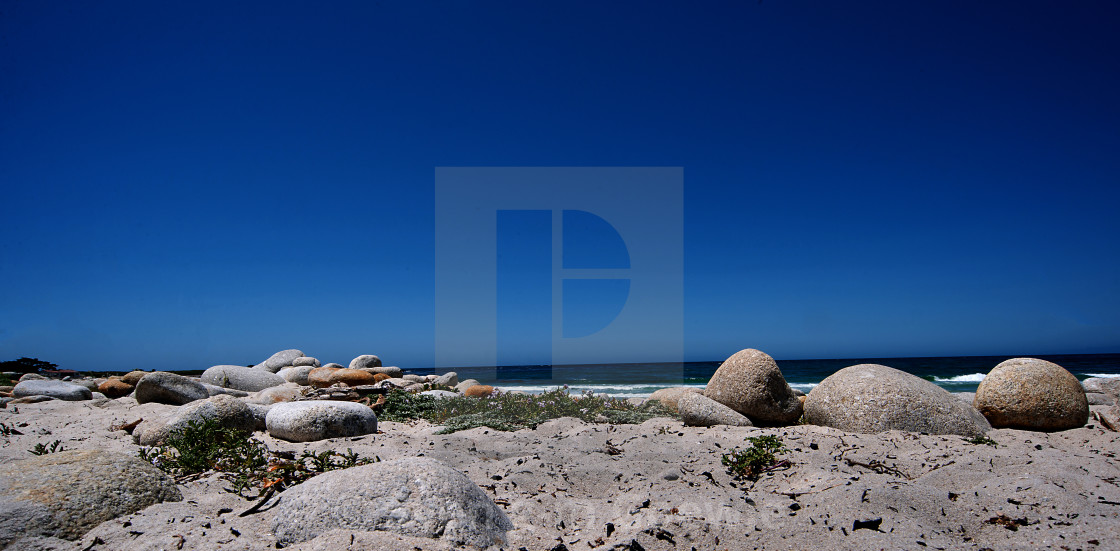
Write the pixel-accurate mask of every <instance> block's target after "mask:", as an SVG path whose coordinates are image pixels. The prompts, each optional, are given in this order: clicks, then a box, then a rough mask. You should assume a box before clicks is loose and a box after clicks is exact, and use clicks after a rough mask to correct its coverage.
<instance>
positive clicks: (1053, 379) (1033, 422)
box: [972, 358, 1089, 431]
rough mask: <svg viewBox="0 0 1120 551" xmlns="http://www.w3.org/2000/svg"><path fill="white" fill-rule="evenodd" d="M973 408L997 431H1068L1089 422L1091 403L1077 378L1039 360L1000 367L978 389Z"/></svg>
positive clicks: (1022, 360)
mask: <svg viewBox="0 0 1120 551" xmlns="http://www.w3.org/2000/svg"><path fill="white" fill-rule="evenodd" d="M972 405H973V406H975V407H976V409H978V410H980V413H983V414H984V417H987V418H988V422H990V423H991V424H992V426H993V427H996V428H1013V429H1025V430H1038V431H1053V430H1065V429H1072V428H1077V427H1080V426H1082V425H1084V424H1085V423H1086V422H1087V421H1088V420H1089V402H1088V399H1087V398H1086V397H1085V389H1084V388H1082V386H1081V383H1080V382H1079V381H1078V380H1077V377H1074V376H1073V374H1072V373H1070V372H1069V371H1066V370H1065V368H1063V367H1062V366H1060V365H1057V364H1054V363H1050V362H1048V361H1046V360H1039V359H1037V358H1012V359H1010V360H1007V361H1005V362H1002V363H1000V364H999V365H997V366H996V367H995V368H994V369H992V371H991V372H989V373H988V376H987V377H984V380H983V381H981V382H980V386H979V387H977V388H976V399H975V400H974V401H973V402H972Z"/></svg>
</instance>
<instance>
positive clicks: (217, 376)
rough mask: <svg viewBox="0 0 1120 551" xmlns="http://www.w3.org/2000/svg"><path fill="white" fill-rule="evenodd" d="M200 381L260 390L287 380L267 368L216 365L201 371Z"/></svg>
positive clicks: (226, 386) (221, 385) (251, 390)
mask: <svg viewBox="0 0 1120 551" xmlns="http://www.w3.org/2000/svg"><path fill="white" fill-rule="evenodd" d="M202 382H204V383H207V384H211V385H216V386H220V387H222V388H233V389H237V390H243V391H245V392H260V391H262V390H264V389H266V388H269V387H274V386H280V385H282V384H284V383H285V382H287V381H285V380H284V378H283V377H281V376H279V375H277V374H275V373H272V372H270V371H269V370H267V369H257V368H255V367H242V366H239V365H216V366H214V367H211V368H210V369H207V370H206V371H203V372H202Z"/></svg>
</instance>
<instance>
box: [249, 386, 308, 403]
mask: <svg viewBox="0 0 1120 551" xmlns="http://www.w3.org/2000/svg"><path fill="white" fill-rule="evenodd" d="M300 398H303V389H302V388H301V387H300V386H299V385H297V384H295V383H284V384H282V385H280V386H274V387H269V388H266V389H264V390H262V391H260V392H254V393H253V394H252V395H251V396H249V397H248V398H246V399H245V401H246V402H248V403H251V404H263V405H271V404H275V403H278V402H293V401H295V400H299V399H300Z"/></svg>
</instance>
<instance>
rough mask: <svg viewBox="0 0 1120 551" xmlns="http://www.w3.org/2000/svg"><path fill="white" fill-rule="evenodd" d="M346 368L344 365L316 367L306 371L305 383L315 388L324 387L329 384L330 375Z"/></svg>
mask: <svg viewBox="0 0 1120 551" xmlns="http://www.w3.org/2000/svg"><path fill="white" fill-rule="evenodd" d="M343 369H346V368H345V367H341V368H339V367H328V366H323V367H316V368H315V369H312V370H311V371H309V372H308V373H307V384H309V385H311V386H313V387H316V388H326V387H328V386H331V382H330V381H331V375H332V374H334V373H336V372H338V371H341V370H343Z"/></svg>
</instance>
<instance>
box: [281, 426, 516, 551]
mask: <svg viewBox="0 0 1120 551" xmlns="http://www.w3.org/2000/svg"><path fill="white" fill-rule="evenodd" d="M277 407H279V406H277ZM269 417H271V415H270V416H269ZM275 514H276V516H275V518H276V520H275V521H274V522H273V525H272V532H273V533H274V534H276V536H277V537H278V538H279V539H280V541H281V542H284V543H295V542H302V541H307V540H310V539H312V538H315V537H316V536H318V535H319V534H322V533H325V532H328V531H330V530H332V529H336V528H343V529H346V530H362V531H370V530H387V531H391V532H397V533H401V534H406V535H410V536H420V537H427V538H440V539H442V540H445V541H449V542H452V543H454V544H455V545H472V546H476V547H489V546H491V545H501V544H503V543H504V540H505V537H506V531H508V530H511V529H513V523H511V522H510V520H509V518H507V517H506V515H505V513H504V512H502V510H501V509H500V508H498V506H497V505H495V504H494V502H493V501H491V500H490V498H489V497H488V496H487V495H486V493H485V492H483V491H482V489H481V488H479V487H478V486H477V485H476V484H475V483H473V482H471V480H470V479H469V478H467V477H466V476H465V475H463V473H460V472H459V471H456V470H454V469H452V468H450V467H448V466H447V465H444V464H443V463H440V462H439V461H436V460H434V459H429V458H426V457H417V458H408V459H396V460H393V461H385V462H381V463H373V464H370V465H363V466H360V467H351V468H349V469H343V470H339V471H331V472H329V473H325V474H321V475H319V476H316V477H315V478H312V479H311V480H309V481H307V482H304V483H303V484H300V485H298V486H295V487H292V488H290V489H289V490H287V491H285V492H284V494H283V499H281V500H280V504H279V505H277V506H276V508H275Z"/></svg>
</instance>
